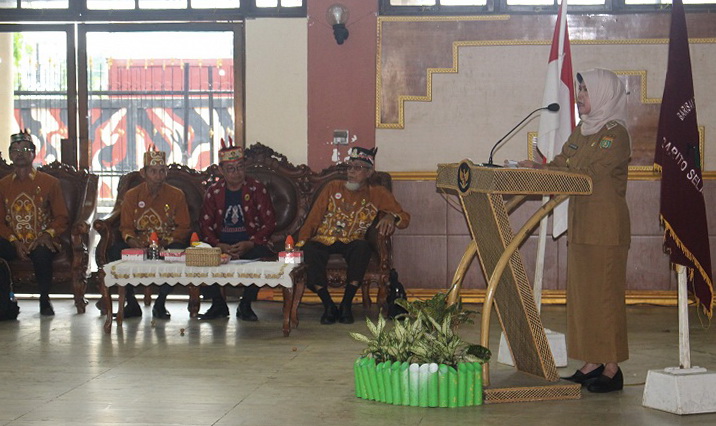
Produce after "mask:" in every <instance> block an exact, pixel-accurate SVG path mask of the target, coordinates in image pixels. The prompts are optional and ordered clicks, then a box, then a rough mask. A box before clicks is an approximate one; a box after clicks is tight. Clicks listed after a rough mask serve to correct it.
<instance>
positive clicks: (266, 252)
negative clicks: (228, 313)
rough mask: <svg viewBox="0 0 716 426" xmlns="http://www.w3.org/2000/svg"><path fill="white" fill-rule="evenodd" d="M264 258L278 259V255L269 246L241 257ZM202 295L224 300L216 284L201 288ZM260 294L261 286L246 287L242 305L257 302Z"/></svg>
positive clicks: (259, 247) (261, 247) (256, 248)
mask: <svg viewBox="0 0 716 426" xmlns="http://www.w3.org/2000/svg"><path fill="white" fill-rule="evenodd" d="M264 257H274V258H275V257H276V253H274V252H272V251H271V249H269V248H268V246H256V245H255V246H254V247H253V248H252V249H251V250H249V251H247V252H246V253H244V255H243V256H241V259H261V258H264ZM201 294H202V296H204V297H205V298H207V299H209V298H210V299H211V300H212V301H214V300H215V301H217V302H218V301H220V300H222V299H223V297H222V296H221V289H220V288H219V285H217V284H214V285H210V286H205V287H202V288H201ZM258 294H259V286H257V285H250V286H246V288H245V289H244V294H243V295H242V296H241V302H242V303H251V302H253V301H254V300H256V296H257V295H258Z"/></svg>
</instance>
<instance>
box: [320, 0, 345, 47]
mask: <svg viewBox="0 0 716 426" xmlns="http://www.w3.org/2000/svg"><path fill="white" fill-rule="evenodd" d="M349 16H350V11H349V10H348V8H347V7H345V6H344V5H342V4H340V3H336V4H334V5H331V6H330V7H329V8H328V10H327V11H326V20H327V21H328V23H329V24H330V25H331V26H332V27H333V37H335V38H336V43H338V44H343V42H344V41H345V40H346V39H347V38H348V28H346V22H348V17H349Z"/></svg>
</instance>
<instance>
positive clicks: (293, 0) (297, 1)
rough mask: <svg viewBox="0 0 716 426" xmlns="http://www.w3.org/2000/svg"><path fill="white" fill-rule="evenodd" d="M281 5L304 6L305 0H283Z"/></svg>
mask: <svg viewBox="0 0 716 426" xmlns="http://www.w3.org/2000/svg"><path fill="white" fill-rule="evenodd" d="M281 6H283V7H301V6H303V0H281Z"/></svg>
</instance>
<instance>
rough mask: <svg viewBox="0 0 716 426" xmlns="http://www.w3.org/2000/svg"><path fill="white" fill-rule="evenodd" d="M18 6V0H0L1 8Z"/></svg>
mask: <svg viewBox="0 0 716 426" xmlns="http://www.w3.org/2000/svg"><path fill="white" fill-rule="evenodd" d="M16 7H17V1H16V0H0V8H3V9H15V8H16Z"/></svg>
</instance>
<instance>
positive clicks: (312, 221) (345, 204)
mask: <svg viewBox="0 0 716 426" xmlns="http://www.w3.org/2000/svg"><path fill="white" fill-rule="evenodd" d="M381 211H382V212H386V213H389V214H391V215H393V216H394V217H395V220H396V224H395V226H396V227H398V228H400V229H403V228H405V227H407V226H408V224H409V223H410V215H409V214H408V213H407V212H406V211H404V210H403V208H402V207H401V206H400V204H399V203H398V201H396V199H395V197H394V196H393V194H392V193H391V192H390V191H388V189H387V188H385V187H383V186H380V185H364V186H363V187H362V188H360V189H359V190H357V191H350V190H348V189H347V188H346V187H345V181H342V180H334V181H332V182H329V183H328V184H327V185H326V186H325V187H324V188H323V190H322V191H321V193H320V195H319V196H318V198H317V199H316V201H315V202H314V203H313V207H311V212H310V213H309V214H308V217H307V218H306V222H305V223H304V224H303V226H302V227H301V230H300V231H299V233H298V241H299V245H302V243H304V242H306V241H308V240H311V241H317V242H319V243H322V244H325V245H331V244H333V243H335V242H336V241H340V242H343V243H349V242H351V241H355V240H359V239H364V238H365V233H366V231H367V230H368V228H369V227H370V225H371V224H372V223H373V221H374V220H375V217H376V216H377V215H378V212H381Z"/></svg>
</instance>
